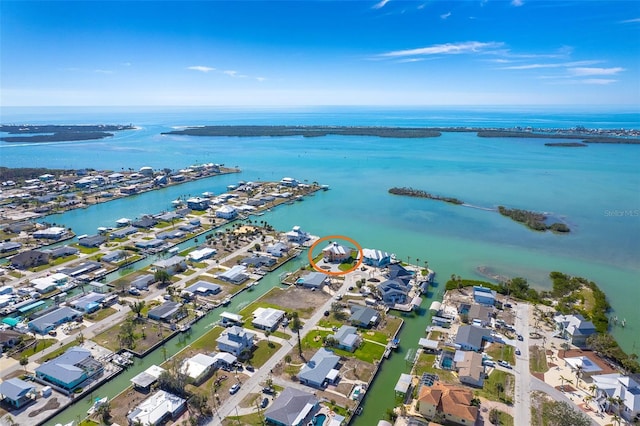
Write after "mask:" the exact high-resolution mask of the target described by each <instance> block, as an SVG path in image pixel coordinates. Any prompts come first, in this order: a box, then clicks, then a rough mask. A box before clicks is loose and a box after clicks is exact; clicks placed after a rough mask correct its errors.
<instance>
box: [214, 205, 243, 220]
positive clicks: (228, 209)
mask: <svg viewBox="0 0 640 426" xmlns="http://www.w3.org/2000/svg"><path fill="white" fill-rule="evenodd" d="M236 216H238V211H237V210H236V209H235V208H234V207H233V206H229V205H224V206H222V207H219V208H218V209H217V210H216V217H220V218H222V219H233V218H235V217H236Z"/></svg>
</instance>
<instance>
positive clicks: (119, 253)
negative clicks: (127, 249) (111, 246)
mask: <svg viewBox="0 0 640 426" xmlns="http://www.w3.org/2000/svg"><path fill="white" fill-rule="evenodd" d="M124 255H125V253H124V250H116V251H112V252H111V253H107V254H105V255H104V256H102V257H101V258H100V260H102V261H103V262H112V261H114V260H115V261H118V260H120V259H122V258H123V257H124Z"/></svg>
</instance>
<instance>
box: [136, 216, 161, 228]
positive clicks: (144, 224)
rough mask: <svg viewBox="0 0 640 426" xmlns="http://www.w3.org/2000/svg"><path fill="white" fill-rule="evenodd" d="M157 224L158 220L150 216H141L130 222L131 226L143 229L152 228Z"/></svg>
mask: <svg viewBox="0 0 640 426" xmlns="http://www.w3.org/2000/svg"><path fill="white" fill-rule="evenodd" d="M157 224H158V221H157V220H156V219H154V218H153V217H151V216H143V217H142V218H141V219H139V220H135V221H133V222H131V226H134V227H136V228H143V229H149V228H153V227H154V226H156V225H157Z"/></svg>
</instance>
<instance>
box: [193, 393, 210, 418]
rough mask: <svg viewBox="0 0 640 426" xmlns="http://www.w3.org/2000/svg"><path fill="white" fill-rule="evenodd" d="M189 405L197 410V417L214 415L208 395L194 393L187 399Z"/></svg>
mask: <svg viewBox="0 0 640 426" xmlns="http://www.w3.org/2000/svg"><path fill="white" fill-rule="evenodd" d="M187 403H188V404H189V407H191V408H192V409H193V410H195V411H196V413H197V414H198V416H197V417H210V416H211V415H213V411H212V410H211V407H210V406H209V399H208V398H207V396H206V395H201V394H199V393H194V394H193V395H192V396H191V398H189V400H188V401H187Z"/></svg>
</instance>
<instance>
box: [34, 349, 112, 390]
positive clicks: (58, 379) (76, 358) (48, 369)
mask: <svg viewBox="0 0 640 426" xmlns="http://www.w3.org/2000/svg"><path fill="white" fill-rule="evenodd" d="M102 372H103V367H102V364H101V363H100V362H98V361H97V360H95V359H94V358H93V357H92V356H91V351H89V350H88V349H84V348H81V347H79V346H74V347H72V348H70V349H68V350H67V351H66V352H65V353H64V354H62V355H60V356H58V357H56V358H54V359H52V360H50V361H46V362H45V363H44V364H42V365H40V367H38V368H36V377H37V378H39V379H41V380H44V381H46V382H49V383H51V384H53V385H55V386H56V387H58V388H61V389H63V390H65V391H67V392H73V391H74V390H75V389H76V388H78V387H79V386H80V385H81V384H82V383H83V382H84V381H86V380H89V379H92V378H94V377H98V376H99V375H101V374H102Z"/></svg>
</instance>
